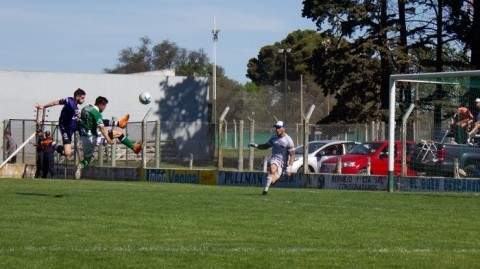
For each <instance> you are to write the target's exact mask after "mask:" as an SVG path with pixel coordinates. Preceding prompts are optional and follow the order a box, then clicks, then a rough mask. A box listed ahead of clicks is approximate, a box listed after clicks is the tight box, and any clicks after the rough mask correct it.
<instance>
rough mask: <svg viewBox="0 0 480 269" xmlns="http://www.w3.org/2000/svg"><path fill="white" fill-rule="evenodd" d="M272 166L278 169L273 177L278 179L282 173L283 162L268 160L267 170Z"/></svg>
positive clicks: (275, 159) (273, 159) (276, 159)
mask: <svg viewBox="0 0 480 269" xmlns="http://www.w3.org/2000/svg"><path fill="white" fill-rule="evenodd" d="M272 164H275V165H276V166H277V168H278V169H277V172H276V173H275V175H276V176H278V177H280V176H281V175H282V172H283V160H280V159H278V158H270V159H269V160H268V163H267V165H268V168H269V169H270V166H271V165H272Z"/></svg>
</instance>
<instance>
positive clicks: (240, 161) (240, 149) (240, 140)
mask: <svg viewBox="0 0 480 269" xmlns="http://www.w3.org/2000/svg"><path fill="white" fill-rule="evenodd" d="M243 127H244V126H243V120H240V121H239V134H238V170H239V171H243ZM235 129H236V128H235Z"/></svg>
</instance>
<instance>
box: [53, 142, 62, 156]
mask: <svg viewBox="0 0 480 269" xmlns="http://www.w3.org/2000/svg"><path fill="white" fill-rule="evenodd" d="M53 149H54V150H55V151H56V152H58V153H60V154H63V146H62V145H59V144H55V145H53Z"/></svg>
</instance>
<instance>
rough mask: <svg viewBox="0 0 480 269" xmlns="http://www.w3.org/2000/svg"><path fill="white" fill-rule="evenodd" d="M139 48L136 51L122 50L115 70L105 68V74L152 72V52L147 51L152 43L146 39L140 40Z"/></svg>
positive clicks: (129, 48) (132, 49)
mask: <svg viewBox="0 0 480 269" xmlns="http://www.w3.org/2000/svg"><path fill="white" fill-rule="evenodd" d="M140 43H141V44H140V46H138V47H137V48H136V49H134V48H132V47H128V48H126V49H122V50H121V51H120V53H119V57H118V61H119V62H120V63H119V64H117V65H116V66H115V68H112V69H109V68H105V69H104V71H105V72H106V73H114V74H130V73H138V72H147V71H151V70H152V66H151V58H152V52H151V51H150V49H149V46H150V44H151V43H152V41H151V40H150V39H149V38H148V37H142V38H140Z"/></svg>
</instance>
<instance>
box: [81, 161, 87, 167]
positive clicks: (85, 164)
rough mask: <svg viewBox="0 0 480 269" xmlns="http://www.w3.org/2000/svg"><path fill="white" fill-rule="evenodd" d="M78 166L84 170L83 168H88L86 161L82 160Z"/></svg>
mask: <svg viewBox="0 0 480 269" xmlns="http://www.w3.org/2000/svg"><path fill="white" fill-rule="evenodd" d="M80 164H81V165H82V168H85V167H87V166H88V161H87V160H82V161H81V162H80Z"/></svg>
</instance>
